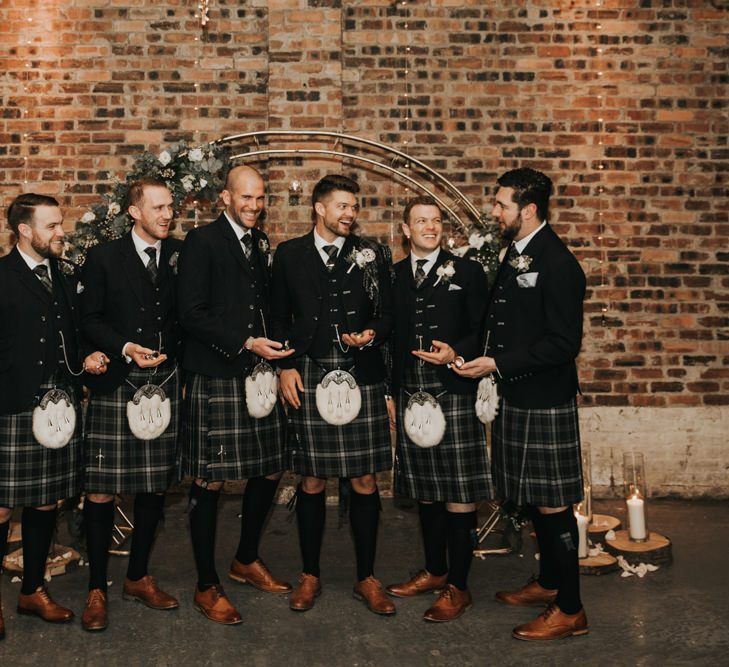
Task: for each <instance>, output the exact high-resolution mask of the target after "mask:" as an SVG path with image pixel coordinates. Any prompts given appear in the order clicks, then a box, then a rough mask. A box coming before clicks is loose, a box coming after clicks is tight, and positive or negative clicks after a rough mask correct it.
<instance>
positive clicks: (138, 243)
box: [132, 227, 162, 263]
mask: <svg viewBox="0 0 729 667" xmlns="http://www.w3.org/2000/svg"><path fill="white" fill-rule="evenodd" d="M132 241H134V247H135V248H136V249H137V254H138V255H139V256H140V257H146V258H147V259H149V256H148V255H147V254H146V253H145V252H144V251H145V249H146V248H156V249H157V263H159V253H160V250H161V249H162V240H161V239H157V240H156V241H155V242H154V243H147V242H146V241H145V240H144V239H142V238H140V236H139V235H138V234H137V232H135V231H134V227H132Z"/></svg>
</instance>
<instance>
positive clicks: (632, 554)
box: [603, 530, 673, 565]
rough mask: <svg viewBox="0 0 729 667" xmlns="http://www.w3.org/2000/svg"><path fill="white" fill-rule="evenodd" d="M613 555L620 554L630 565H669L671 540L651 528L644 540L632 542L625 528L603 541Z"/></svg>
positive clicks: (671, 560) (671, 556)
mask: <svg viewBox="0 0 729 667" xmlns="http://www.w3.org/2000/svg"><path fill="white" fill-rule="evenodd" d="M603 546H604V547H605V549H606V551H608V552H609V553H611V554H613V555H614V556H622V557H623V558H625V560H626V561H628V563H630V564H631V565H639V564H640V563H650V564H651V565H669V564H670V563H671V562H673V551H672V548H671V540H669V539H668V538H667V537H666V536H665V535H661V534H660V533H656V532H655V531H654V530H651V531H650V532H649V533H648V539H647V540H646V541H645V542H633V541H632V540H631V539H630V537H629V536H628V531H627V530H618V531H616V533H615V539H614V540H611V541H610V542H608V541H605V543H604V545H603Z"/></svg>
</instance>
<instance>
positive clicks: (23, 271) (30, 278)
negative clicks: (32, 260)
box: [10, 246, 51, 303]
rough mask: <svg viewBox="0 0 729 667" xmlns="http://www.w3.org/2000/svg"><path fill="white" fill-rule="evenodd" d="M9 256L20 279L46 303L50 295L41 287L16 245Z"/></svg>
mask: <svg viewBox="0 0 729 667" xmlns="http://www.w3.org/2000/svg"><path fill="white" fill-rule="evenodd" d="M10 254H11V257H12V258H13V268H14V269H15V270H16V271H17V272H18V275H19V277H20V281H21V282H22V283H23V284H24V285H25V286H26V287H27V288H28V290H30V292H32V293H33V294H34V295H35V296H36V297H38V298H39V299H40V300H41V301H43V303H48V302H49V301H50V300H51V295H50V294H49V293H48V292H47V291H46V288H45V287H43V285H42V284H41V281H40V280H38V278H37V277H36V275H35V274H34V273H33V272H32V271H31V270H30V268H29V267H28V265H27V264H26V263H25V260H24V259H23V258H22V257H21V256H20V252H18V248H17V246H16V247H14V248H13V250H12V251H11V253H10Z"/></svg>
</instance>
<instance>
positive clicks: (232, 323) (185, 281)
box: [177, 166, 293, 625]
mask: <svg viewBox="0 0 729 667" xmlns="http://www.w3.org/2000/svg"><path fill="white" fill-rule="evenodd" d="M265 198H266V192H265V185H264V182H263V178H262V177H261V175H260V174H259V173H258V172H257V171H256V170H255V169H252V168H251V167H246V166H239V167H235V168H233V169H231V171H230V173H229V174H228V178H227V180H226V184H225V189H224V190H223V192H222V200H223V204H224V205H225V210H224V211H223V212H222V213H221V215H220V216H219V217H218V219H217V220H215V221H214V222H213V223H211V224H210V225H207V226H205V227H200V228H198V229H193V230H192V231H191V232H190V233H189V234H188V235H187V238H186V239H185V243H184V246H183V249H182V252H181V253H180V260H179V275H178V283H177V285H178V302H177V303H178V308H179V318H180V323H181V325H182V327H183V329H184V332H185V344H184V356H183V362H182V366H183V368H184V370H185V372H186V376H185V402H184V407H183V420H182V445H181V447H182V455H181V473H182V474H183V475H190V476H192V477H193V478H194V482H193V484H192V485H191V487H190V533H191V537H192V546H193V551H194V554H195V563H196V566H197V586H196V588H195V596H194V606H195V608H196V609H197V610H198V611H200V612H201V613H202V614H203V615H204V616H206V617H207V618H209V619H210V620H211V621H215V622H217V623H223V624H225V625H233V624H236V623H240V622H241V620H242V619H241V615H240V614H239V613H238V611H237V610H236V609H235V607H234V606H233V605H232V604H231V602H230V601H229V599H228V598H227V596H226V595H225V592H224V591H223V588H222V586H221V585H220V579H219V578H218V574H217V572H216V570H215V528H216V513H217V504H218V497H219V495H220V489H221V487H222V486H223V483H224V482H225V480H226V479H231V480H240V479H247V480H248V482H247V484H246V489H245V493H244V495H243V512H242V514H243V519H242V522H241V535H240V542H239V545H238V551H237V553H236V555H235V558H234V559H233V562H232V563H231V566H230V572H229V574H228V576H229V577H230V578H231V579H233V580H234V581H237V582H240V583H248V584H251V585H252V586H255V587H256V588H258V589H259V590H262V591H266V592H271V593H288V592H289V591H290V590H291V586H290V585H289V584H288V583H286V582H283V581H279V580H277V579H276V578H274V576H273V575H272V574H271V572H270V571H269V570H268V568H267V567H266V566H265V565H264V563H263V561H261V559H260V558H259V556H258V543H259V540H260V536H261V532H262V529H263V525H264V523H265V520H266V517H267V515H268V512H269V510H270V508H271V504H272V502H273V499H274V496H275V494H276V489H277V487H278V481H279V479H280V477H281V472H282V470H283V467H284V448H283V428H282V426H283V423H284V422H283V413H282V408H281V406H280V404H279V403H278V401H276V402H275V405H274V408H273V411H272V412H271V413H270V414H268V415H267V416H264V417H260V418H254V417H253V416H251V415H250V414H249V412H248V409H247V406H246V391H245V380H246V377H247V376H248V375H249V374H250V373H251V371H252V369H253V368H254V367H255V366H256V365H257V364H258V363H259V362H260V361H261V359H265V360H267V361H271V360H275V359H281V358H284V357H286V356H288V355H289V354H291V353H292V352H293V350H291V351H284V350H283V345H282V344H281V343H280V342H276V341H273V340H270V339H269V338H267V336H266V332H267V331H268V327H267V317H268V292H269V282H270V249H269V243H268V237H267V236H266V235H265V234H264V233H263V232H262V231H260V230H259V229H258V228H257V226H256V225H257V224H258V223H259V222H260V220H261V216H262V214H263V212H264V209H265Z"/></svg>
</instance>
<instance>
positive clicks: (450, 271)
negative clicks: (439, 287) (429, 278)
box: [443, 264, 456, 278]
mask: <svg viewBox="0 0 729 667" xmlns="http://www.w3.org/2000/svg"><path fill="white" fill-rule="evenodd" d="M443 273H445V275H446V276H448V277H449V278H451V277H452V276H453V275H454V274H455V273H456V269H455V268H454V267H453V264H448V265H447V266H446V267H444V268H443Z"/></svg>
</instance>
